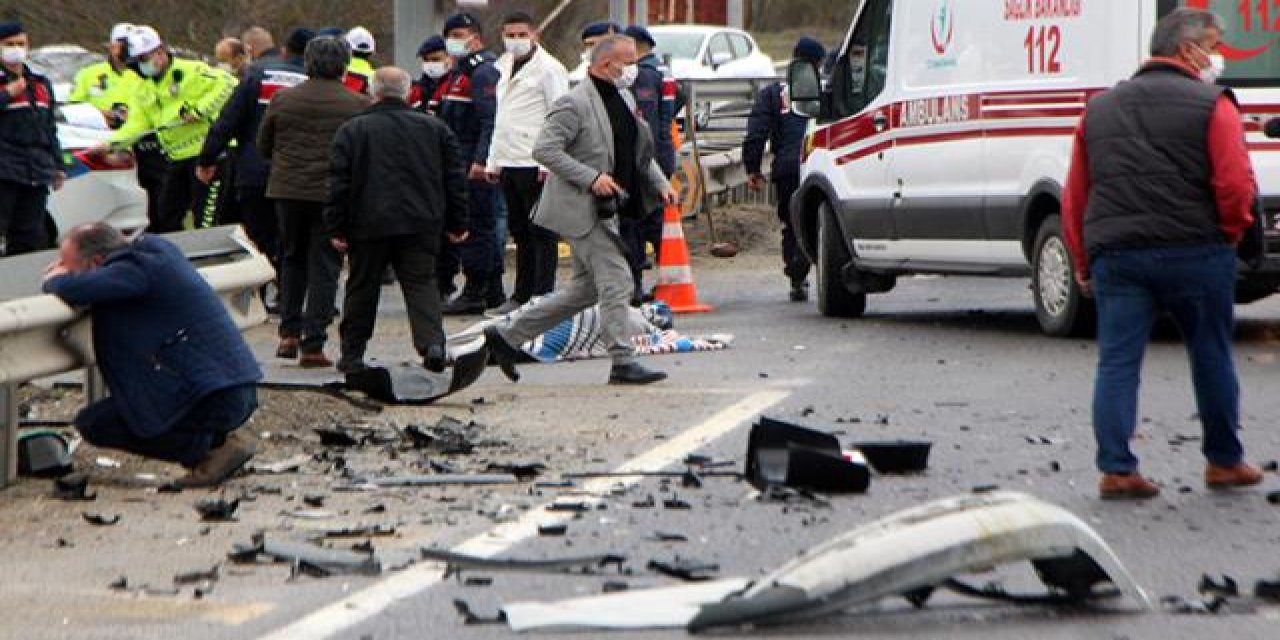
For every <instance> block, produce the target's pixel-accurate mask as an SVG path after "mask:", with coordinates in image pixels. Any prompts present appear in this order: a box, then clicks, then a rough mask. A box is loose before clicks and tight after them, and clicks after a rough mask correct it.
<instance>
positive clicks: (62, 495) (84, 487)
mask: <svg viewBox="0 0 1280 640" xmlns="http://www.w3.org/2000/svg"><path fill="white" fill-rule="evenodd" d="M53 495H54V496H55V497H56V498H58V499H59V500H66V501H68V502H89V501H92V500H97V499H98V493H97V492H96V491H95V492H93V493H89V475H88V474H85V473H68V474H67V475H65V476H62V477H61V478H57V479H56V480H54V481H53Z"/></svg>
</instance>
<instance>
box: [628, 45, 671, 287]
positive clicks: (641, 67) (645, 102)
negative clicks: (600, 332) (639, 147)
mask: <svg viewBox="0 0 1280 640" xmlns="http://www.w3.org/2000/svg"><path fill="white" fill-rule="evenodd" d="M623 33H624V34H625V35H627V36H629V37H630V38H631V39H632V40H635V41H636V53H638V54H640V61H639V62H637V63H636V68H637V70H638V73H637V74H636V80H635V83H633V84H632V85H631V95H633V96H635V98H636V109H637V110H638V111H639V114H640V117H641V118H644V121H645V124H647V125H649V131H650V132H651V133H653V145H654V150H653V153H654V159H655V160H657V161H658V166H660V167H662V173H663V174H664V175H666V176H667V179H670V178H671V176H672V175H674V174H675V172H676V150H675V145H674V144H673V143H672V141H671V123H672V122H673V121H674V120H675V117H676V81H675V78H674V77H672V75H671V73H670V71H668V70H667V68H666V66H665V65H663V64H662V61H661V60H659V59H658V54H656V53H654V52H653V48H654V47H655V46H657V44H658V43H657V41H655V40H654V39H653V35H652V34H650V33H649V30H648V29H646V28H644V27H642V26H640V25H632V26H630V27H627V29H626V31H625V32H623ZM662 215H663V211H662V209H657V210H655V211H650V212H648V213H646V214H645V215H644V216H643V217H641V218H640V219H638V220H624V221H622V228H621V233H622V239H623V241H624V242H626V243H627V248H628V249H629V250H630V256H629V260H630V263H631V277H632V279H633V280H635V293H634V294H632V300H631V303H632V304H633V305H635V304H639V303H640V301H641V299H642V298H643V295H642V292H643V291H644V287H643V283H642V280H643V272H644V267H645V263H646V260H645V245H646V244H652V245H653V250H654V252H655V254H656V253H657V252H658V250H659V249H660V248H661V247H662Z"/></svg>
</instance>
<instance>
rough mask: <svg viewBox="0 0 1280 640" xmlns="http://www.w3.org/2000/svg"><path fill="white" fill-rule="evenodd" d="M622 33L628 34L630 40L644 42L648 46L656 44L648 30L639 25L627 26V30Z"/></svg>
mask: <svg viewBox="0 0 1280 640" xmlns="http://www.w3.org/2000/svg"><path fill="white" fill-rule="evenodd" d="M622 33H623V34H624V35H626V36H629V37H630V38H631V39H632V40H635V41H636V42H646V43H648V44H649V46H650V47H656V46H658V41H657V40H654V39H653V36H652V35H651V34H650V33H649V30H648V29H646V28H644V27H643V26H641V25H638V24H633V25H631V26H629V27H627V30H626V31H623V32H622Z"/></svg>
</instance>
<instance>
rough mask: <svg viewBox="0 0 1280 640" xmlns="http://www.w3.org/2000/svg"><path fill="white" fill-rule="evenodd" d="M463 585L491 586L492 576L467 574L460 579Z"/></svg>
mask: <svg viewBox="0 0 1280 640" xmlns="http://www.w3.org/2000/svg"><path fill="white" fill-rule="evenodd" d="M462 586H464V587H492V586H493V577H491V576H467V577H466V578H463V580H462Z"/></svg>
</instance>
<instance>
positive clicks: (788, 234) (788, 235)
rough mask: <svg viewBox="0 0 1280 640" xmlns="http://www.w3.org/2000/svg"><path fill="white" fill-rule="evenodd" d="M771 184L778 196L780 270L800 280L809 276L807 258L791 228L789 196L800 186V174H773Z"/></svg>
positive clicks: (793, 278)
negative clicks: (780, 232)
mask: <svg viewBox="0 0 1280 640" xmlns="http://www.w3.org/2000/svg"><path fill="white" fill-rule="evenodd" d="M773 186H774V189H775V190H776V191H777V194H776V195H777V196H778V222H781V223H782V272H783V273H785V274H786V275H787V277H788V278H790V279H791V281H792V282H796V281H802V280H804V279H805V278H807V277H809V258H808V257H807V256H805V255H804V252H803V251H801V250H800V245H799V244H797V243H796V232H795V229H792V228H791V196H793V195H795V192H796V189H797V188H799V187H800V176H799V175H792V176H774V178H773Z"/></svg>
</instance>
